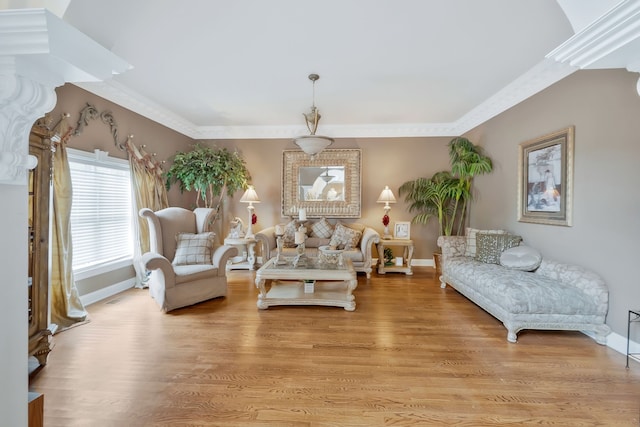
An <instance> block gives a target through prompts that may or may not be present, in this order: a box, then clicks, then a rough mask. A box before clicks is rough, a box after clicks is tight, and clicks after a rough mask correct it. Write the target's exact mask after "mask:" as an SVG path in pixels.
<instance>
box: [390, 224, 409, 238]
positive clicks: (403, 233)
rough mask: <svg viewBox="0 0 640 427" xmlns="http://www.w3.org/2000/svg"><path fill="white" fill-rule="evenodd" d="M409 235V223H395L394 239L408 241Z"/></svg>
mask: <svg viewBox="0 0 640 427" xmlns="http://www.w3.org/2000/svg"><path fill="white" fill-rule="evenodd" d="M410 235H411V223H410V222H409V221H396V222H395V224H394V227H393V238H394V239H409V236H410Z"/></svg>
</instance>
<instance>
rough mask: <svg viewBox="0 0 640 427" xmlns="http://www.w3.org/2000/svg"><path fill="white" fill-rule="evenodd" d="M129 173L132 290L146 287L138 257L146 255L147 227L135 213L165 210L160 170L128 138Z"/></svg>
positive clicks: (164, 196)
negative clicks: (132, 219)
mask: <svg viewBox="0 0 640 427" xmlns="http://www.w3.org/2000/svg"><path fill="white" fill-rule="evenodd" d="M126 149H127V152H128V154H129V165H130V169H131V183H132V186H133V216H134V218H136V221H135V223H136V224H137V225H138V226H137V227H135V233H136V240H135V241H136V242H137V244H136V245H134V260H133V266H134V268H135V270H136V287H138V288H144V287H146V286H147V280H148V277H147V274H146V269H145V268H144V266H142V264H141V257H142V254H144V253H145V252H149V227H148V225H147V221H146V220H144V219H142V218H141V217H140V215H138V212H140V209H142V208H149V209H151V210H152V211H154V212H155V211H158V210H160V209H164V208H166V207H168V206H169V201H168V198H167V190H166V187H165V186H164V181H163V179H162V168H161V166H160V164H159V163H158V162H156V161H155V160H153V158H152V156H151V155H149V154H148V153H145V152H144V149H143V148H138V147H136V146H135V145H134V144H133V143H132V142H131V139H130V138H129V139H128V140H127V143H126Z"/></svg>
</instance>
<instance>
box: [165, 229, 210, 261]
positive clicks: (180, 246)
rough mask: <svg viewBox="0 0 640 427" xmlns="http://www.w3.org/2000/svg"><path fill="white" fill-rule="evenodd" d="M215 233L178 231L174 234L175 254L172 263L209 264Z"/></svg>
mask: <svg viewBox="0 0 640 427" xmlns="http://www.w3.org/2000/svg"><path fill="white" fill-rule="evenodd" d="M215 236H216V234H215V233H213V232H211V231H208V232H206V233H200V234H193V233H178V234H177V235H176V255H175V256H174V257H173V262H172V264H173V265H193V264H211V257H212V255H213V244H214V239H215Z"/></svg>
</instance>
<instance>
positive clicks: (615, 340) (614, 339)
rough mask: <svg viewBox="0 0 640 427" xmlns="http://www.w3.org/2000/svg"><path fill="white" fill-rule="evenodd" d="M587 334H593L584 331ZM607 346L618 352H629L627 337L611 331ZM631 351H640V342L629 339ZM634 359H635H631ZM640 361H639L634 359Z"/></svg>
mask: <svg viewBox="0 0 640 427" xmlns="http://www.w3.org/2000/svg"><path fill="white" fill-rule="evenodd" d="M583 333H584V334H586V335H589V336H591V334H588V333H587V332H583ZM607 347H609V348H611V349H613V350H615V351H617V352H618V353H621V354H624V355H625V356H626V354H627V337H623V336H622V335H619V334H616V333H615V332H611V333H610V334H609V335H607ZM629 353H640V343H637V342H634V341H629ZM630 360H632V361H634V360H633V359H630ZM634 362H636V363H638V362H637V361H634Z"/></svg>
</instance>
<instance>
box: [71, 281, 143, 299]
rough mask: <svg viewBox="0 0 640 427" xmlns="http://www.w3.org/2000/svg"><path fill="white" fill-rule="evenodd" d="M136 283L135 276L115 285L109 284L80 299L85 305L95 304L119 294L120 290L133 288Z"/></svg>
mask: <svg viewBox="0 0 640 427" xmlns="http://www.w3.org/2000/svg"><path fill="white" fill-rule="evenodd" d="M135 285H136V279H135V277H133V278H131V279H127V280H125V281H124V282H120V283H116V284H115V285H111V286H107V287H106V288H102V289H99V290H97V291H95V292H90V293H88V294H86V295H82V296H81V297H80V301H82V304H83V305H84V306H87V305H91V304H94V303H96V302H98V301H102V300H103V299H106V298H109V297H111V296H114V295H115V294H119V293H120V292H123V291H126V290H127V289H131V288H133V287H134V286H135Z"/></svg>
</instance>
